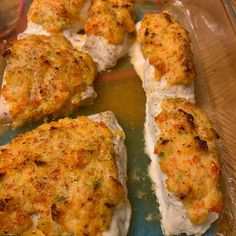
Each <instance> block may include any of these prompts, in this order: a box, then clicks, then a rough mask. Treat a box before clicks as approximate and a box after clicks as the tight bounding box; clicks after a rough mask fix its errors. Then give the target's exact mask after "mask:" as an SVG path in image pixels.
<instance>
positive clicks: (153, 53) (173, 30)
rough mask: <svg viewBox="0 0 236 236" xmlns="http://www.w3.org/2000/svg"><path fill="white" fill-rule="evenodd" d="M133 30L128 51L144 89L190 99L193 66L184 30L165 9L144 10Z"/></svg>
mask: <svg viewBox="0 0 236 236" xmlns="http://www.w3.org/2000/svg"><path fill="white" fill-rule="evenodd" d="M136 30H137V35H138V37H137V41H136V42H135V43H134V44H133V46H132V47H131V49H130V51H129V55H130V57H131V63H132V64H133V65H134V68H135V71H136V72H137V74H138V75H139V77H140V78H141V79H142V81H143V87H144V90H145V91H146V93H148V94H149V93H156V94H158V96H159V97H163V98H164V97H184V98H188V99H189V100H192V101H193V100H194V85H193V81H194V79H195V70H194V67H193V64H192V53H191V49H190V39H189V36H188V33H187V31H186V30H184V28H183V27H182V26H181V25H180V24H179V23H178V22H177V21H176V20H175V19H173V17H172V16H171V15H170V13H167V12H163V13H159V14H157V13H150V14H146V15H145V16H144V18H143V20H142V21H140V22H138V23H137V24H136Z"/></svg>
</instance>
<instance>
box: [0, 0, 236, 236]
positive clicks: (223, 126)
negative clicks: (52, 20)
mask: <svg viewBox="0 0 236 236" xmlns="http://www.w3.org/2000/svg"><path fill="white" fill-rule="evenodd" d="M229 1H230V2H231V3H232V1H231V0H222V1H220V0H208V1H206V0H198V1H193V0H192V1H191V0H182V1H181V0H172V1H138V2H137V3H136V6H135V11H136V16H137V20H140V19H141V18H142V16H143V14H144V13H146V12H156V11H162V10H169V11H170V12H171V13H172V14H173V15H174V16H175V17H176V18H177V19H178V20H179V21H180V22H181V23H182V24H183V25H184V27H185V28H186V29H187V30H188V31H189V32H190V37H191V39H192V50H193V54H194V63H195V67H196V71H197V80H196V83H195V93H196V100H197V104H198V105H199V106H200V107H201V108H202V109H204V110H205V111H206V112H207V113H208V114H209V116H210V117H211V120H212V122H213V124H214V127H215V129H216V130H217V132H218V134H219V135H220V141H219V145H218V147H219V152H220V159H221V165H222V179H221V182H222V191H223V194H224V210H223V212H222V214H221V217H220V219H219V220H218V221H217V222H216V224H214V225H213V226H212V227H211V229H210V230H209V231H208V232H207V233H206V234H205V235H215V234H217V235H236V155H235V153H236V138H235V137H234V135H235V134H236V132H235V131H236V35H235V31H234V28H233V26H234V24H235V18H234V17H233V15H232V14H233V13H232V11H231V10H232V6H233V5H232V4H231V5H229ZM29 4H30V1H24V7H25V15H26V13H27V9H28V6H29ZM227 4H228V5H227ZM229 6H230V7H231V8H229ZM0 7H1V6H0ZM226 9H227V10H226ZM229 9H231V10H229ZM25 25H26V17H25V16H24V17H23V18H22V19H21V20H20V21H19V25H18V28H17V29H18V30H17V33H19V32H21V31H23V29H24V28H25ZM15 36H16V34H15V33H14V35H8V38H6V39H10V38H14V37H15ZM4 43H5V44H4V47H0V48H2V49H3V48H6V45H7V43H6V42H4ZM1 45H3V41H1V42H0V46H1ZM0 62H1V63H0V74H1V78H2V74H3V70H4V67H5V62H4V60H3V59H2V58H1V60H0ZM95 89H96V91H97V93H98V98H97V100H96V101H95V102H94V104H93V105H91V106H89V107H86V108H81V109H80V110H79V111H78V112H76V113H75V114H74V115H73V117H75V116H77V115H81V114H82V115H87V114H92V113H97V112H101V111H105V110H111V111H113V112H114V113H115V115H116V117H117V118H118V120H119V122H120V124H121V125H122V127H123V128H124V130H125V133H126V144H127V151H128V189H129V197H130V200H131V204H132V209H133V213H132V221H131V227H130V232H129V235H132V236H134V235H135V236H143V235H148V236H151V235H162V231H161V227H160V221H159V219H160V216H159V213H158V208H157V203H156V199H155V196H154V194H153V192H152V190H151V183H150V180H149V177H148V175H147V167H148V165H149V159H148V157H147V156H146V155H145V154H144V151H143V150H144V138H143V124H144V118H145V94H144V92H143V89H142V84H141V81H140V80H139V78H138V76H137V75H136V73H135V72H134V70H133V68H132V66H131V64H130V63H129V58H128V57H126V58H123V59H121V60H120V61H119V62H118V64H117V66H116V67H115V68H114V69H112V70H111V71H109V72H104V73H103V74H100V75H99V76H98V78H97V79H96V82H95ZM37 125H38V124H33V125H30V126H27V127H23V128H20V129H16V130H9V129H8V127H6V126H4V125H1V126H0V145H3V144H5V143H7V142H9V140H10V139H11V138H13V137H15V136H16V135H17V134H19V133H20V132H23V131H26V130H30V129H32V128H33V127H35V126H37Z"/></svg>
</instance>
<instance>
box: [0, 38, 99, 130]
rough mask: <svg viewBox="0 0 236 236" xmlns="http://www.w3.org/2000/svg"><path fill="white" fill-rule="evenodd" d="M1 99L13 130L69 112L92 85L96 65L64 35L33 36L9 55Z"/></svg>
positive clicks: (11, 50)
mask: <svg viewBox="0 0 236 236" xmlns="http://www.w3.org/2000/svg"><path fill="white" fill-rule="evenodd" d="M7 58H8V65H7V67H6V71H5V76H4V79H5V80H6V84H5V85H4V86H3V89H2V96H3V97H4V98H5V100H6V101H7V103H8V105H9V110H10V115H11V117H12V120H13V127H18V126H21V125H23V124H25V123H29V122H32V121H38V120H41V119H42V118H44V117H47V116H53V117H57V116H59V115H60V114H65V113H70V112H71V111H73V109H74V108H75V107H78V106H79V104H80V95H81V92H82V91H83V90H84V89H85V88H86V87H87V86H89V85H91V84H92V82H93V80H94V77H95V65H94V63H93V61H92V59H91V57H90V56H89V55H88V54H85V53H83V52H79V51H76V50H74V49H73V48H72V46H71V44H70V42H69V41H68V40H67V39H66V38H65V37H64V36H62V35H60V34H56V35H52V36H43V35H31V36H29V37H27V38H24V39H21V40H17V41H15V42H14V44H13V46H12V47H11V48H10V49H9V51H8V53H7Z"/></svg>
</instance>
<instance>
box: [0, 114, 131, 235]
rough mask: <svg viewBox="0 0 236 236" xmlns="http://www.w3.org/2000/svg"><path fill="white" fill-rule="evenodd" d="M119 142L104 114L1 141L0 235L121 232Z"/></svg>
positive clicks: (125, 218)
mask: <svg viewBox="0 0 236 236" xmlns="http://www.w3.org/2000/svg"><path fill="white" fill-rule="evenodd" d="M124 139H125V136H124V133H123V131H122V129H121V127H120V126H119V124H118V123H117V121H116V119H115V117H114V115H113V113H111V112H104V113H100V114H96V115H92V116H89V117H77V118H76V119H69V118H65V119H61V120H59V121H57V122H51V123H47V124H43V125H41V126H39V127H38V128H36V129H34V130H32V131H30V132H26V133H24V134H21V135H19V136H18V137H17V138H15V139H13V140H12V141H11V142H10V143H9V144H7V145H5V146H2V147H1V148H0V159H1V163H0V173H1V179H0V185H1V189H2V191H1V193H0V201H1V212H0V233H1V234H22V235H32V233H31V232H33V231H36V232H37V235H48V236H50V235H61V234H63V235H69V234H70V235H71V234H76V235H104V236H105V235H106V236H111V235H122V236H123V235H124V236H125V235H126V234H127V231H128V228H129V221H130V214H131V209H130V204H129V201H128V198H127V188H126V161H127V160H126V158H127V157H126V148H125V145H124ZM10 186H11V187H10Z"/></svg>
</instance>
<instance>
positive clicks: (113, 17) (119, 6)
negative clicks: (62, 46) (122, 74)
mask: <svg viewBox="0 0 236 236" xmlns="http://www.w3.org/2000/svg"><path fill="white" fill-rule="evenodd" d="M133 14H134V6H133V1H132V0H117V1H113V0H108V1H102V0H94V1H93V2H92V5H91V7H90V9H89V17H88V20H87V21H86V24H85V35H74V36H73V37H72V38H70V40H71V42H72V44H73V45H74V46H75V47H78V48H79V49H82V50H83V51H85V52H87V53H89V54H90V55H91V56H92V57H93V59H94V61H95V62H96V63H97V66H98V70H99V71H103V70H106V69H109V68H111V67H113V66H114V65H115V64H116V62H117V60H118V59H119V58H121V57H122V56H124V55H125V54H126V53H127V52H128V49H129V47H130V46H131V45H132V43H133V35H132V34H133V33H134V31H135V23H134V19H133V18H134V16H133Z"/></svg>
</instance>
